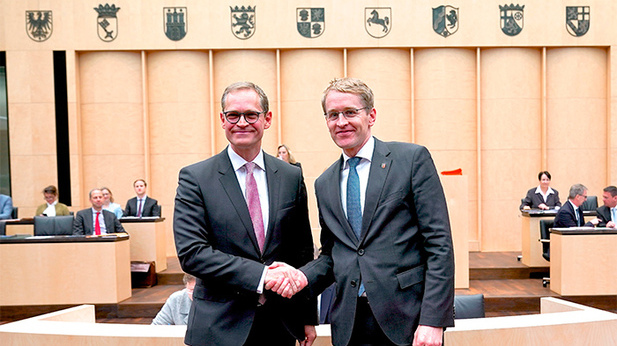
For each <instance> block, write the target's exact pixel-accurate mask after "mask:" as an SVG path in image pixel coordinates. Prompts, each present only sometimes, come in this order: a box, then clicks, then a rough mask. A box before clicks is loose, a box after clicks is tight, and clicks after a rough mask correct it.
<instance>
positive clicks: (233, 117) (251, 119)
mask: <svg viewBox="0 0 617 346" xmlns="http://www.w3.org/2000/svg"><path fill="white" fill-rule="evenodd" d="M264 113H265V111H264V112H258V111H248V112H237V111H227V112H223V116H225V120H227V122H228V123H230V124H237V123H238V121H240V118H241V117H244V121H246V122H247V123H249V124H254V123H256V122H257V120H259V116H260V115H261V114H264Z"/></svg>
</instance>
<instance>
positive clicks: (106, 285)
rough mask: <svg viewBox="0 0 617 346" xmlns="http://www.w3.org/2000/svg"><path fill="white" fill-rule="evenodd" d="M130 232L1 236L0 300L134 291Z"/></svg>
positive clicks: (32, 301) (105, 299) (64, 299)
mask: <svg viewBox="0 0 617 346" xmlns="http://www.w3.org/2000/svg"><path fill="white" fill-rule="evenodd" d="M129 243H130V242H129V240H128V237H117V236H111V235H110V236H107V237H84V236H55V237H29V236H22V237H19V236H14V237H0V306H2V305H64V304H83V303H91V304H116V303H118V302H120V301H123V300H125V299H127V298H129V297H131V267H130V258H129Z"/></svg>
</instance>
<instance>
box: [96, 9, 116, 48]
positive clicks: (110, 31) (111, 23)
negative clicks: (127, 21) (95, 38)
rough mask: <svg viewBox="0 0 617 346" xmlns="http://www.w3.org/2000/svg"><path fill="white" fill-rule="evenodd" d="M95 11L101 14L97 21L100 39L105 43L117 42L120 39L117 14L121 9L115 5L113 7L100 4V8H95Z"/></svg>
mask: <svg viewBox="0 0 617 346" xmlns="http://www.w3.org/2000/svg"><path fill="white" fill-rule="evenodd" d="M94 10H95V11H96V12H98V14H99V16H98V17H97V19H96V21H97V28H98V30H97V32H98V34H99V38H100V39H101V40H103V41H105V42H111V41H113V40H115V39H116V37H118V17H116V13H117V12H118V11H120V7H116V5H115V4H112V5H111V6H110V5H109V4H105V6H103V5H102V4H99V7H95V8H94Z"/></svg>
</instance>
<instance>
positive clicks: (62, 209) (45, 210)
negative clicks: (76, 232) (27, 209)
mask: <svg viewBox="0 0 617 346" xmlns="http://www.w3.org/2000/svg"><path fill="white" fill-rule="evenodd" d="M43 198H44V199H45V204H41V205H39V206H38V208H36V212H35V213H34V215H36V216H66V215H70V212H69V208H68V207H67V206H66V204H63V203H60V202H58V189H57V188H56V187H55V186H53V185H49V186H48V187H46V188H44V189H43Z"/></svg>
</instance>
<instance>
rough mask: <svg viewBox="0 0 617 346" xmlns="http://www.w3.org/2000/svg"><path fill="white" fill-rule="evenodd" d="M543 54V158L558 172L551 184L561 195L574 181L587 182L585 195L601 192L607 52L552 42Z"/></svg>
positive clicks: (604, 152) (603, 184) (605, 167)
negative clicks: (554, 45) (556, 45)
mask: <svg viewBox="0 0 617 346" xmlns="http://www.w3.org/2000/svg"><path fill="white" fill-rule="evenodd" d="M546 60H547V86H548V87H547V114H548V120H547V126H548V135H547V142H548V164H549V168H551V169H553V170H554V171H557V172H559V176H558V177H557V176H554V177H553V180H555V183H556V184H555V186H556V187H557V189H559V191H560V194H563V196H564V197H563V198H562V199H564V200H565V199H566V196H567V192H568V190H569V188H570V186H571V185H572V184H576V183H581V184H583V185H585V186H587V188H588V189H589V195H596V196H601V195H602V189H603V188H604V187H605V186H606V181H607V179H606V174H607V165H608V162H607V160H606V148H607V133H606V130H605V129H606V126H607V120H606V119H607V100H606V98H607V96H608V94H607V89H606V82H607V73H608V72H607V52H606V50H605V49H602V48H554V49H548V51H547V58H546ZM556 178H557V179H556ZM611 183H612V184H615V182H611ZM600 201H601V199H600ZM562 202H563V201H562ZM600 203H601V202H600Z"/></svg>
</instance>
